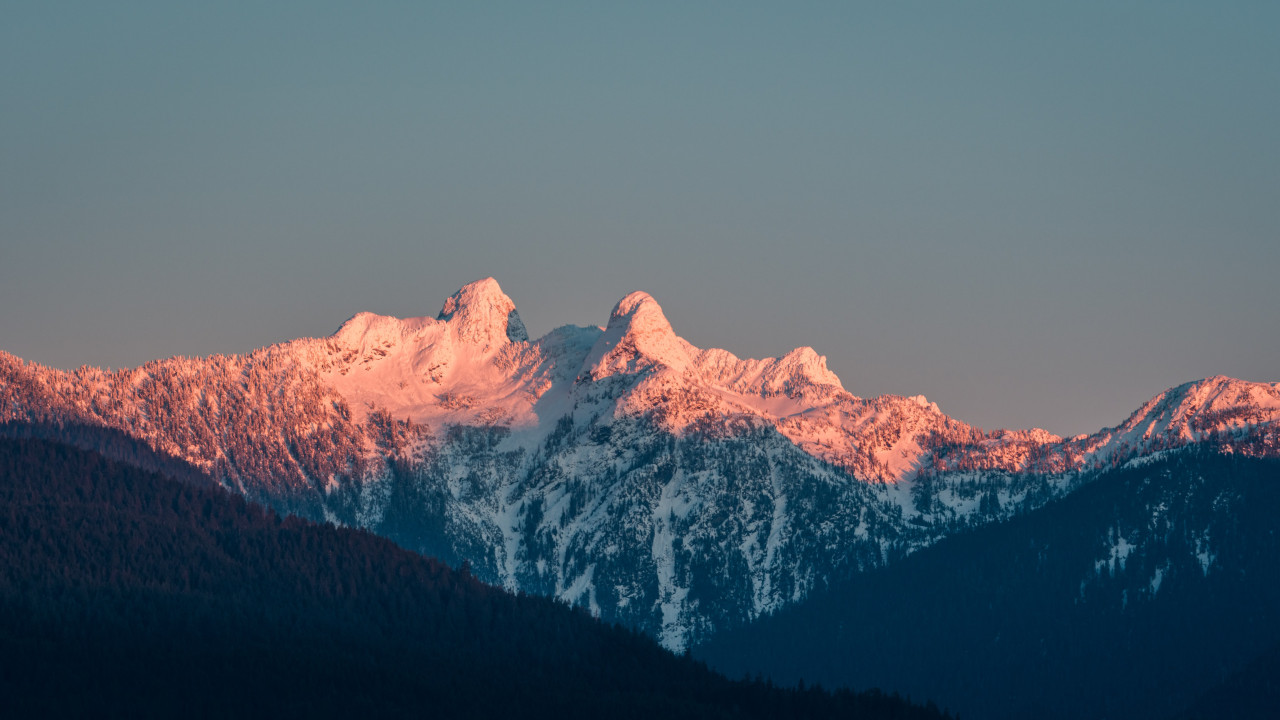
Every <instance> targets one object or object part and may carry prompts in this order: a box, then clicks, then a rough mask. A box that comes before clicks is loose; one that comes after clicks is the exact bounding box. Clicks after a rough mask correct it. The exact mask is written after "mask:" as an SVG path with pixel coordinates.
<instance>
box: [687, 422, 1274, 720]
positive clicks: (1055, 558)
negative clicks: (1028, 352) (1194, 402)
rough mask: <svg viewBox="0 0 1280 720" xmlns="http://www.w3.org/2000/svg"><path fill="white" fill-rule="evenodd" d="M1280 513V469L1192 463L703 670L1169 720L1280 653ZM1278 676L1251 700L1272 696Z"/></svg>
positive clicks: (968, 705) (1001, 536) (769, 633)
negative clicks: (1279, 523) (1263, 657)
mask: <svg viewBox="0 0 1280 720" xmlns="http://www.w3.org/2000/svg"><path fill="white" fill-rule="evenodd" d="M1277 516H1280V462H1277V461H1276V460H1268V459H1256V458H1244V457H1240V456H1239V455H1232V454H1230V453H1224V452H1222V451H1221V450H1219V449H1214V448H1211V447H1205V448H1201V449H1188V450H1183V451H1180V452H1175V453H1173V454H1170V455H1168V456H1166V457H1164V458H1162V459H1153V460H1152V461H1151V462H1150V463H1149V464H1146V465H1143V466H1139V467H1128V468H1124V469H1120V470H1116V471H1112V472H1109V473H1107V474H1104V475H1103V476H1101V477H1100V478H1098V479H1097V480H1095V481H1094V482H1092V483H1090V484H1087V485H1085V486H1084V487H1082V488H1081V489H1080V490H1078V491H1076V492H1075V493H1073V494H1071V495H1069V496H1067V497H1066V498H1063V499H1062V500H1059V501H1056V502H1053V503H1050V504H1049V505H1046V506H1045V507H1043V508H1041V509H1040V510H1037V511H1035V512H1032V513H1029V514H1027V515H1025V516H1022V517H1018V518H1015V519H1013V520H1010V521H1008V522H1007V523H1004V524H1001V525H997V526H991V527H987V528H983V529H979V530H976V531H973V532H970V533H967V534H964V535H960V536H956V537H953V538H949V539H947V540H944V541H942V542H940V543H938V544H937V545H936V546H934V547H932V548H928V549H925V550H922V551H920V552H919V553H917V554H915V555H913V556H911V557H908V558H906V559H904V560H903V561H902V562H900V563H898V564H897V565H893V566H890V567H888V568H886V569H884V570H881V571H877V572H874V573H870V574H866V575H863V576H861V577H857V578H853V579H851V580H850V581H848V582H846V583H844V584H842V585H840V586H837V587H834V588H833V589H831V590H829V591H826V592H822V593H815V595H814V596H813V597H812V598H810V599H809V600H808V601H805V602H803V603H801V604H799V605H797V606H795V607H792V608H789V609H786V610H783V611H781V612H779V613H777V614H776V615H775V616H773V617H770V618H766V619H763V620H761V621H759V622H757V623H755V624H753V625H751V626H748V627H746V628H743V629H741V630H738V631H731V632H728V633H725V634H722V635H720V636H717V637H715V638H713V639H712V640H711V641H709V642H708V643H707V644H706V645H705V646H703V647H701V648H698V649H696V650H695V657H702V658H706V659H707V660H708V661H709V662H710V663H711V664H712V666H713V667H717V668H720V669H722V670H724V671H725V672H728V673H730V674H731V675H732V674H737V673H741V672H744V671H749V672H753V673H754V672H764V673H768V674H771V675H772V676H773V677H774V678H775V679H783V680H790V681H794V680H795V679H796V678H800V677H803V678H805V679H806V680H809V681H810V682H813V681H820V682H822V683H825V684H828V685H842V686H850V687H871V686H875V687H882V688H885V689H892V690H896V691H898V692H902V693H904V694H910V695H911V696H913V697H929V698H932V699H934V700H936V701H937V702H938V703H940V704H943V705H945V706H947V707H949V708H951V709H952V710H954V711H956V712H958V713H960V714H961V715H962V716H964V717H981V718H1019V717H1063V718H1075V717H1089V718H1136V717H1149V718H1159V717H1168V716H1170V715H1173V714H1176V713H1179V712H1183V711H1185V710H1186V709H1187V708H1188V707H1189V706H1190V704H1191V703H1192V702H1193V701H1194V700H1195V699H1196V697H1197V696H1199V695H1200V694H1201V693H1204V692H1206V691H1208V690H1209V689H1210V688H1213V687H1214V686H1216V685H1218V684H1219V683H1221V682H1222V681H1223V680H1224V679H1225V678H1228V677H1230V676H1232V675H1233V674H1234V673H1237V672H1239V671H1241V669H1242V668H1243V667H1244V666H1245V665H1246V664H1247V663H1249V662H1250V660H1251V659H1253V658H1255V657H1258V656H1259V655H1260V654H1262V653H1263V652H1264V651H1266V650H1268V649H1269V648H1274V647H1275V644H1276V643H1277V642H1280V533H1278V532H1277V529H1276V517H1277ZM1274 664H1275V663H1274V661H1273V662H1272V665H1271V666H1274ZM1260 674H1262V673H1259V672H1255V673H1252V674H1249V675H1248V676H1247V677H1243V678H1242V680H1241V687H1242V688H1243V687H1246V686H1247V688H1252V690H1248V691H1249V692H1253V691H1254V690H1256V691H1258V692H1259V693H1263V694H1264V695H1265V692H1266V691H1267V689H1266V687H1265V683H1264V684H1262V685H1260V684H1259V683H1257V682H1254V681H1255V680H1257V679H1258V677H1259V676H1260ZM1251 678H1252V680H1251ZM1228 692H1230V690H1228ZM1240 692H1245V690H1241V691H1240ZM1270 692H1271V693H1272V695H1271V696H1272V697H1274V696H1275V691H1274V685H1272V689H1271V690H1270ZM1213 701H1215V700H1214V698H1209V700H1207V701H1206V702H1213ZM1216 701H1217V702H1221V698H1218V699H1217V700H1216ZM1242 702H1243V701H1242ZM1255 704H1256V703H1255ZM1198 707H1199V708H1200V710H1201V713H1200V714H1198V715H1197V717H1201V716H1213V712H1212V709H1211V708H1212V705H1204V704H1202V705H1200V706H1198ZM1206 707H1208V708H1210V709H1209V710H1208V713H1209V714H1208V715H1205V714H1204V711H1205V708H1206ZM1242 707H1243V705H1242ZM1273 711H1274V709H1273ZM1217 716H1218V717H1231V716H1232V713H1226V714H1219V715H1217Z"/></svg>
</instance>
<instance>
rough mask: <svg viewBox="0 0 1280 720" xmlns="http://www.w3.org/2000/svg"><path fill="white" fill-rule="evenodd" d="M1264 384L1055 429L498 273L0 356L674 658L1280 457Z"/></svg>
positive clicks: (56, 414)
mask: <svg viewBox="0 0 1280 720" xmlns="http://www.w3.org/2000/svg"><path fill="white" fill-rule="evenodd" d="M1278 416H1280V386H1277V385H1276V384H1266V383H1250V382H1244V381H1241V380H1234V379H1230V378H1224V377H1215V378H1210V379H1207V380H1202V381H1199V382H1195V383H1188V384H1186V385H1182V386H1179V387H1177V388H1173V389H1171V390H1169V391H1167V392H1165V393H1162V394H1160V395H1159V396H1157V397H1156V398H1154V399H1152V400H1151V401H1150V402H1148V403H1147V404H1146V405H1144V406H1143V407H1142V408H1139V410H1138V411H1136V412H1135V413H1134V414H1133V415H1132V416H1131V417H1130V418H1129V419H1128V420H1126V421H1125V422H1124V423H1121V424H1120V425H1118V426H1116V427H1114V428H1106V429H1104V430H1101V431H1099V432H1097V433H1094V434H1092V435H1086V436H1079V437H1075V438H1070V439H1064V438H1059V437H1057V436H1055V435H1052V434H1050V433H1047V432H1045V431H1043V430H1038V429H1033V430H998V431H994V432H984V431H982V430H980V429H978V428H975V427H972V426H970V425H967V424H965V423H963V422H960V421H958V420H955V419H952V418H950V417H948V416H946V415H944V414H943V413H942V412H941V411H940V410H939V409H938V407H937V405H936V404H934V403H931V402H929V401H928V400H926V399H925V398H923V397H920V396H916V397H899V396H882V397H876V398H869V399H864V398H860V397H857V396H855V395H853V394H851V393H849V392H847V391H846V390H845V389H844V388H843V386H842V385H841V383H840V380H839V378H837V377H836V376H835V375H834V374H833V373H832V372H831V371H830V370H828V369H827V367H826V361H825V359H824V358H823V357H822V356H820V355H818V354H817V353H816V352H815V351H814V350H812V349H811V348H799V349H797V350H794V351H792V352H790V353H788V354H786V355H784V356H783V357H781V358H766V359H763V360H752V359H740V358H738V357H736V356H734V355H733V354H731V353H729V352H727V351H724V350H716V349H710V350H701V349H698V348H696V347H694V346H693V345H691V344H690V343H688V342H687V341H685V340H684V339H682V338H680V337H679V336H678V335H676V333H675V332H674V330H673V329H672V326H671V324H670V322H669V321H668V320H667V318H666V316H665V315H664V313H663V312H662V309H661V307H660V306H659V305H658V303H657V302H656V301H655V300H654V299H653V298H652V297H650V296H649V295H647V294H645V293H642V292H636V293H631V294H629V295H627V296H626V297H624V298H623V299H622V300H620V301H619V302H618V304H617V305H616V306H615V307H614V308H613V310H612V312H611V313H610V315H609V317H608V321H607V323H606V325H605V326H603V327H573V326H565V327H561V328H558V329H556V330H553V331H551V332H550V333H548V334H547V335H545V336H543V337H541V338H537V339H529V338H528V333H527V331H526V329H525V326H524V323H523V322H522V321H521V319H520V316H519V313H518V312H517V310H516V307H515V303H514V302H512V301H511V299H510V298H508V297H507V296H506V295H505V294H504V293H503V292H502V290H501V288H500V287H499V286H498V284H497V282H495V281H494V280H492V279H486V280H482V281H479V282H475V283H472V284H470V285H467V286H466V287H464V288H462V289H461V290H459V291H458V292H457V293H455V294H454V295H453V296H452V297H450V298H449V299H448V300H446V302H445V303H444V307H443V308H442V310H441V311H440V313H439V314H438V315H437V316H436V317H435V318H429V317H423V318H412V319H398V318H392V317H385V316H379V315H373V314H369V313H361V314H359V315H356V316H355V317H353V318H351V319H350V320H348V321H347V322H346V323H344V324H343V325H342V326H341V327H340V328H339V329H338V331H337V332H335V333H334V334H333V335H331V336H329V337H327V338H320V339H301V340H296V341H293V342H288V343H282V344H279V345H274V346H271V347H268V348H263V349H261V350H257V351H254V352H252V353H249V354H247V355H241V356H213V357H208V358H200V359H191V358H172V359H169V360H162V361H155V362H151V363H147V364H146V365H143V366H142V367H140V368H136V369H127V370H120V371H116V372H105V371H102V370H98V369H94V368H88V367H82V368H80V369H79V370H76V371H74V372H62V371H58V370H53V369H50V368H45V367H41V366H38V365H35V364H31V363H26V362H24V361H22V360H20V359H18V358H16V357H13V356H12V355H8V354H4V353H0V421H8V422H21V423H41V424H43V425H45V426H49V427H60V426H68V425H76V426H103V427H107V428H113V429H117V430H120V431H123V432H126V433H129V434H130V435H131V436H133V437H137V438H140V439H142V440H144V441H145V442H146V443H148V444H149V445H150V446H151V447H152V448H154V449H155V450H157V451H158V452H160V453H163V454H165V455H170V456H173V457H176V458H181V459H183V460H185V461H187V462H190V463H192V464H193V465H195V466H196V467H198V468H200V469H201V470H203V471H204V472H206V473H207V474H208V475H209V476H211V477H213V478H215V479H216V480H217V481H218V482H220V483H222V484H223V485H225V486H226V487H228V488H231V489H234V490H236V491H237V492H240V493H243V494H244V495H245V496H246V497H248V498H250V499H253V500H257V501H261V502H265V503H267V504H270V505H271V506H272V507H274V508H276V509H278V510H279V511H281V512H286V513H296V514H298V515H301V516H303V517H308V518H313V519H321V520H328V521H331V522H334V523H338V524H342V525H347V526H352V527H361V528H367V529H369V530H372V531H374V532H376V533H378V534H381V535H385V536H387V537H389V538H392V539H394V540H395V541H396V542H398V543H400V544H402V545H404V546H405V547H409V548H412V549H415V550H419V551H421V552H424V553H427V554H431V555H435V556H438V557H440V558H442V559H444V560H445V561H447V562H450V563H453V564H455V565H456V564H459V563H461V562H462V561H464V560H466V561H468V562H469V563H470V564H471V566H472V568H473V569H474V571H475V572H476V574H477V575H478V576H479V577H481V578H483V579H485V580H487V581H490V582H495V583H499V584H501V585H503V586H504V587H506V588H508V589H512V590H517V589H518V590H524V591H527V592H531V593H537V594H543V595H551V596H554V597H557V598H560V599H562V600H565V601H568V602H571V603H575V604H579V605H582V606H585V607H587V608H589V609H590V610H591V611H592V612H593V613H597V614H599V615H601V616H602V617H605V618H607V619H610V620H616V621H620V622H623V623H626V624H628V625H631V626H635V627H639V628H642V629H644V630H645V631H647V632H649V633H652V634H653V635H655V636H657V637H659V638H660V639H661V641H662V642H663V644H665V645H666V646H667V647H669V648H673V649H681V648H684V647H686V646H687V645H688V644H689V643H690V642H691V641H697V640H699V639H703V638H706V637H709V636H711V635H712V634H714V633H715V632H718V631H719V630H721V629H724V628H727V627H733V626H737V625H741V624H742V623H745V622H747V621H749V620H751V619H752V618H756V617H759V616H760V615H762V614H765V613H769V612H773V611H776V610H778V609H780V608H782V607H784V606H786V605H788V604H790V603H794V602H797V601H799V600H801V599H803V598H804V597H806V596H807V595H808V594H809V593H810V592H812V591H813V590H814V589H815V588H821V587H824V586H826V585H828V584H830V583H831V582H834V581H837V580H839V579H841V578H844V577H848V576H850V575H853V574H856V573H858V572H861V571H864V570H868V569H872V568H876V567H880V566H883V565H885V564H886V563H890V562H892V561H894V560H896V559H898V558H901V557H904V556H906V555H907V554H909V553H911V552H914V551H916V550H918V549H920V548H923V547H926V546H928V545H930V544H932V543H934V542H936V541H937V540H939V539H941V538H944V537H947V536H949V535H951V534H954V533H955V532H958V531H960V530H964V529H968V528H972V527H978V526H981V525H984V524H987V523H990V522H994V521H999V520H1003V519H1007V518H1009V517H1012V516H1015V515H1017V514H1020V513H1024V512H1027V511H1030V510H1033V509H1035V508H1037V507H1040V506H1041V505H1043V504H1044V503H1046V502H1048V501H1050V500H1052V499H1054V498H1058V497H1061V496H1063V495H1065V494H1067V493H1069V492H1071V491H1072V490H1074V489H1076V488H1078V487H1080V486H1081V485H1082V484H1084V483H1086V482H1087V480H1088V479H1089V478H1090V477H1092V476H1093V475H1096V474H1097V473H1098V472H1101V471H1103V470H1105V469H1108V468H1114V467H1120V466H1123V465H1124V464H1125V463H1128V462H1133V461H1138V460H1140V459H1141V458H1142V457H1145V456H1147V455H1149V454H1151V453H1156V452H1160V451H1162V450H1166V449H1170V448H1176V447H1181V446H1184V445H1188V444H1193V443H1197V442H1202V441H1205V440H1213V441H1214V442H1220V443H1227V444H1230V445H1231V446H1232V447H1234V448H1236V449H1237V450H1238V452H1240V453H1241V454H1249V455H1258V456H1270V455H1275V454H1277V453H1280V429H1278V428H1280V426H1278V425H1277V423H1276V422H1275V421H1276V418H1277V417H1278Z"/></svg>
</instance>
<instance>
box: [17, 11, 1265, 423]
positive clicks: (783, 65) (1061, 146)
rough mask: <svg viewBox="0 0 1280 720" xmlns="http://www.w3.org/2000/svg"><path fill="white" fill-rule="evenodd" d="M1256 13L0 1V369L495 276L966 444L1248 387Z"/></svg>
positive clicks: (599, 320)
mask: <svg viewBox="0 0 1280 720" xmlns="http://www.w3.org/2000/svg"><path fill="white" fill-rule="evenodd" d="M1277 270H1280V2H1274V1H1262V2H1208V1H1207V0H1206V1H1205V2H1170V1H1168V0H1163V1H1159V2H1123V1H1108V2H1087V1H1086V2H1052V3H1050V2H1022V1H1019V2H934V3H924V2H910V1H908V2H893V3H856V2H832V3H805V2H785V3H783V2H778V3H772V4H763V3H750V2H725V3H697V2H694V3H688V2H676V3H663V2H648V1H646V2H637V3H629V4H624V3H586V2H584V3H529V2H513V3H481V2H456V3H454V2H451V3H325V2H299V3H290V2H270V3H236V2H217V3H185V2H172V1H167V2H155V3H136V2H127V1H125V2H110V3H108V2H50V1H49V0H40V1H38V2H27V1H26V0H8V1H7V2H5V4H4V11H3V13H2V14H0V349H4V350H7V351H9V352H12V353H15V354H17V355H19V356H22V357H24V358H27V359H30V360H35V361H38V362H41V363H45V364H49V365H53V366H56V367H63V368H72V367H76V366H78V365H80V364H91V365H102V366H112V367H121V366H132V365H137V364H140V363H142V362H145V361H146V360H149V359H153V358H158V357H165V356H170V355H177V354H181V355H205V354H210V353H219V352H220V353H235V352H243V351H247V350H250V349H252V348H255V347H259V346H262V345H266V344H269V343H272V342H277V341H282V340H287V339H291V338H294V337H299V336H317V335H325V334H328V333H329V332H332V331H333V330H334V329H336V328H337V326H338V325H339V324H340V323H341V322H342V321H343V320H345V319H346V318H347V317H349V316H351V315H353V314H354V313H356V312H358V311H362V310H370V311H374V312H379V313H384V314H393V315H399V316H417V315H434V314H435V313H436V312H437V311H438V310H439V308H440V305H441V304H442V302H443V301H444V299H445V298H446V297H447V296H448V295H449V294H450V293H452V292H453V291H454V290H456V289H457V288H458V287H459V286H461V285H462V284H464V283H466V282H469V281H471V280H475V279H477V278H481V277H485V276H490V275H492V276H494V277H496V278H497V279H498V281H499V282H500V283H501V284H502V286H503V289H504V290H506V292H507V294H508V295H510V296H511V297H512V298H513V299H514V300H515V302H516V304H517V306H518V308H519V309H520V312H521V315H522V316H523V318H524V320H525V322H526V324H527V325H528V327H529V330H530V332H531V334H533V335H535V336H537V335H541V334H542V333H545V332H546V331H548V330H550V329H552V328H553V327H555V326H557V325H562V324H566V323H572V324H578V325H587V324H596V325H598V324H603V323H604V322H605V320H606V319H607V317H608V313H609V310H610V308H611V307H612V305H613V303H614V302H616V301H617V300H618V299H619V298H620V297H622V296H623V295H624V294H625V293H626V292H628V291H630V290H636V289H642V290H646V291H648V292H649V293H651V294H652V295H653V296H654V297H655V298H656V299H657V300H658V302H659V303H661V304H662V306H663V307H664V309H665V310H666V313H667V316H668V318H669V319H670V320H671V321H672V324H673V325H674V326H675V329H676V331H677V332H678V333H680V334H681V335H683V336H684V337H686V338H687V339H689V340H690V341H691V342H693V343H694V344H696V345H699V346H702V347H724V348H727V349H729V350H731V351H733V352H734V353H737V354H738V355H741V356H750V357H764V356H775V355H779V354H782V353H785V352H786V351H787V350H789V349H791V348H792V347H795V346H798V345H811V346H813V347H815V348H816V349H817V350H818V352H819V353H821V354H824V355H826V356H827V357H828V360H829V365H830V367H831V368H832V369H833V370H834V371H835V372H836V373H837V374H838V375H839V376H840V377H841V378H842V379H843V381H844V384H845V387H846V388H847V389H848V390H850V391H851V392H853V393H855V394H857V395H861V396H872V395H877V394H881V393H897V394H906V395H913V394H925V395H927V396H928V397H929V399H931V400H934V401H936V402H938V404H939V405H940V406H941V408H942V410H943V411H944V412H947V413H948V414H951V415H953V416H955V417H958V418H960V419H962V420H966V421H968V422H971V423H974V424H977V425H979V426H982V427H985V428H988V429H991V428H996V427H1029V426H1040V427H1045V428H1047V429H1049V430H1051V431H1053V432H1057V433H1061V434H1075V433H1079V432H1088V431H1093V430H1096V429H1098V428H1100V427H1102V426H1104V425H1113V424H1115V423H1118V422H1120V421H1121V420H1123V419H1124V418H1125V416H1126V415H1127V414H1128V413H1129V412H1130V411H1132V410H1133V409H1135V408H1136V407H1137V406H1138V405H1139V404H1140V403H1141V402H1143V401H1144V400H1146V399H1147V398H1148V397H1150V396H1151V395H1153V394H1155V393H1157V392H1159V391H1160V390H1162V389H1164V388H1166V387H1168V386H1171V385H1175V384H1177V383H1181V382H1185V381H1189V380H1196V379H1199V378H1202V377H1205V376H1208V375H1214V374H1226V375H1232V376H1236V377H1241V378H1244V379H1248V380H1265V381H1276V380H1280V302H1278V301H1277V275H1278V273H1277Z"/></svg>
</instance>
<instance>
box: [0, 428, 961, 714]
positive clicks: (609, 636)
mask: <svg viewBox="0 0 1280 720" xmlns="http://www.w3.org/2000/svg"><path fill="white" fill-rule="evenodd" d="M11 430H12V428H11ZM123 445H124V444H123V443H117V444H116V445H115V446H114V447H115V449H116V450H117V451H118V452H121V453H127V448H124V447H123ZM138 452H140V453H141V454H142V455H145V454H146V453H145V451H142V450H139V451H138ZM0 697H2V698H3V706H4V710H3V713H4V715H5V716H6V717H63V716H65V717H110V716H122V717H123V716H127V717H152V716H163V717H179V716H187V715H195V716H208V717H334V716H342V717H410V716H412V717H438V718H601V717H608V718H615V717H617V718H668V717H673V718H776V717H797V718H847V717H860V718H861V717H866V718H920V719H921V720H924V719H927V718H940V717H944V716H943V715H941V714H940V713H938V712H937V711H936V710H934V709H932V708H923V707H918V706H911V705H908V704H907V703H905V702H904V701H902V700H900V699H898V698H896V697H892V696H886V695H882V694H880V693H876V692H871V693H860V694H854V693H850V692H847V691H842V692H837V693H828V692H824V691H821V690H815V689H808V690H788V689H780V688H775V687H773V686H772V685H771V684H768V683H751V682H731V681H729V680H726V679H725V678H723V677H722V676H719V675H717V674H715V673H713V672H710V671H708V670H707V669H706V668H705V666H703V665H701V664H700V663H698V662H696V661H694V660H691V659H689V658H687V657H685V658H680V657H677V656H675V655H673V654H671V653H670V652H669V651H667V650H664V649H662V648H661V647H659V646H658V644H657V643H655V642H654V641H653V640H652V639H650V638H648V637H645V636H643V635H641V634H638V633H636V632H634V631H630V630H626V629H623V628H621V627H619V626H609V625H606V624H604V623H602V622H600V621H599V620H597V619H594V618H592V617H590V615H588V614H587V613H586V612H584V611H582V610H581V609H572V608H569V607H566V606H564V605H563V604H560V603H556V602H554V601H552V600H549V599H546V598H537V597H532V596H528V595H518V596H517V595H513V594H510V593H507V592H504V591H502V590H500V589H498V588H494V587H491V586H487V585H484V584H482V583H481V582H479V581H477V580H476V579H475V578H473V577H471V576H469V575H468V574H467V573H466V572H465V571H464V572H459V571H455V570H451V569H449V568H448V567H446V566H444V565H442V564H440V563H439V562H436V561H434V560H430V559H426V558H423V557H421V556H420V555H417V554H415V553H412V552H408V551H406V550H403V549H401V548H398V547H396V546H395V545H393V544H392V543H390V542H388V541H387V540H385V539H382V538H378V537H376V536H374V535H372V534H370V533H368V532H366V531H363V530H349V529H340V528H335V527H332V526H325V525H316V524H313V523H311V522H308V521H305V520H302V519H299V518H282V517H280V516H279V515H277V514H275V513H274V512H270V511H267V510H265V509H263V508H261V507H259V506H256V505H253V504H251V503H249V502H246V501H245V500H244V499H243V498H241V497H239V496H235V495H231V494H229V493H227V492H226V491H224V490H222V489H220V488H216V487H201V486H199V485H196V484H191V483H186V482H176V481H174V480H172V479H169V478H165V477H162V476H160V475H158V474H156V473H153V472H149V471H144V470H141V469H139V468H136V467H134V466H131V465H129V464H127V463H123V462H117V461H113V460H108V459H106V458H104V457H102V455H100V454H98V453H96V452H90V451H85V450H82V449H79V448H75V447H71V446H69V445H66V444H61V443H56V442H52V441H48V440H43V439H16V440H15V439H0Z"/></svg>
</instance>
